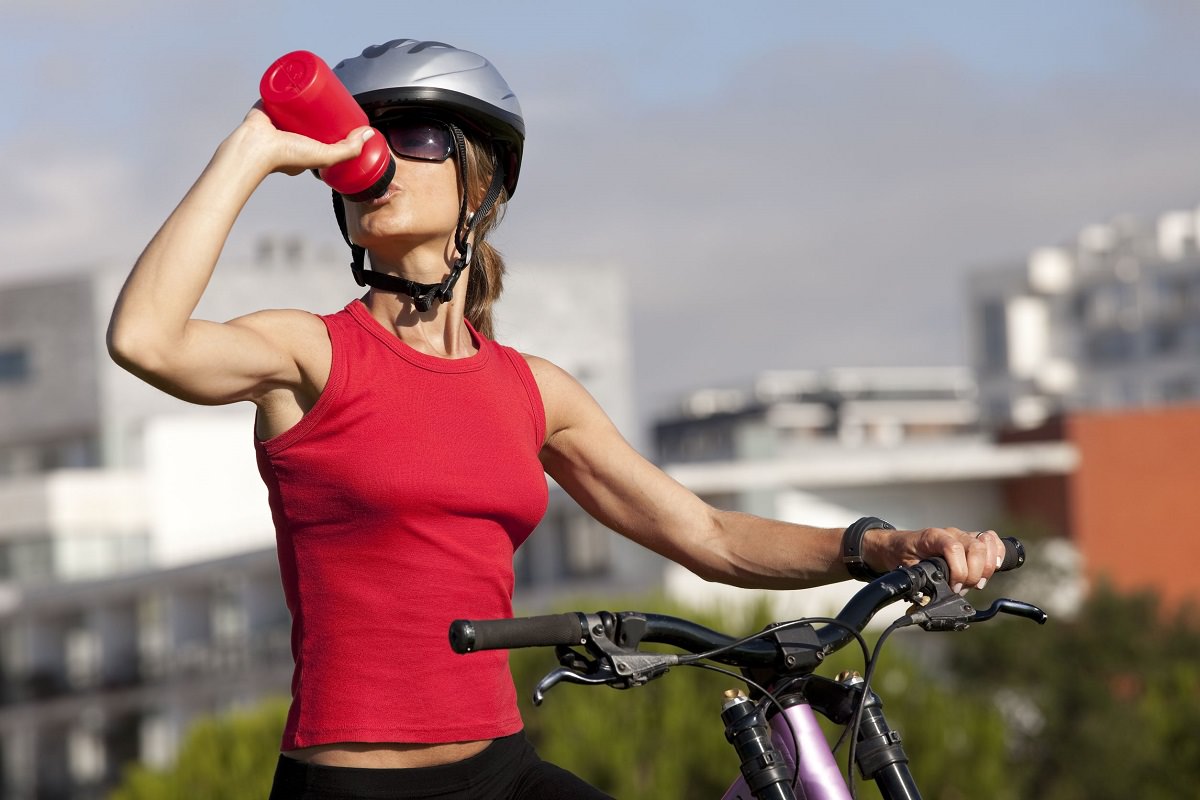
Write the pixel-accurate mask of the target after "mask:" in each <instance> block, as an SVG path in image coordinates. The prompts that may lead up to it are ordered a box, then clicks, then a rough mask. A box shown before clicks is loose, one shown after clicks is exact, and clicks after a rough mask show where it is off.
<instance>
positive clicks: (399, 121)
mask: <svg viewBox="0 0 1200 800" xmlns="http://www.w3.org/2000/svg"><path fill="white" fill-rule="evenodd" d="M375 128H376V130H378V131H379V132H380V133H382V134H383V136H384V138H385V139H386V140H387V143H388V147H390V148H392V152H393V153H395V154H396V155H398V156H400V157H401V158H409V159H413V160H414V161H445V160H446V159H447V158H449V157H450V156H451V155H453V154H454V146H455V145H454V133H453V132H452V131H451V130H450V126H449V125H448V124H447V123H445V122H442V121H440V120H436V119H431V118H430V117H417V116H408V115H406V116H400V117H393V118H392V119H385V120H380V121H379V122H376V123H375Z"/></svg>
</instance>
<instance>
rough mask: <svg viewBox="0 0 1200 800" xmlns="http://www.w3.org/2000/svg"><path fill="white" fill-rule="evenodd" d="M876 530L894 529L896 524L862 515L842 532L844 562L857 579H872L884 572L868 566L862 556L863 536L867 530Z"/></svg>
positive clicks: (852, 575) (851, 575) (848, 570)
mask: <svg viewBox="0 0 1200 800" xmlns="http://www.w3.org/2000/svg"><path fill="white" fill-rule="evenodd" d="M874 530H888V531H894V530H896V526H895V525H892V524H891V523H890V522H884V521H883V520H881V519H880V518H879V517H860V518H859V519H856V520H855V521H854V522H852V523H850V527H848V528H846V532H845V533H843V534H842V563H843V564H845V565H846V571H847V572H849V573H850V577H852V578H855V579H856V580H860V581H872V580H874V579H876V578H878V577H879V576H880V575H882V574H883V573H882V572H876V571H875V570H873V569H871V568H870V567H868V566H867V562H866V561H864V560H863V557H862V540H863V536H865V535H866V533H867V531H874Z"/></svg>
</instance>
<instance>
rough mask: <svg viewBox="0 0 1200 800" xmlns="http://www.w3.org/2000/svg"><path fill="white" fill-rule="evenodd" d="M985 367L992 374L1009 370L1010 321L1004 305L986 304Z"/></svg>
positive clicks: (992, 302) (994, 302) (996, 303)
mask: <svg viewBox="0 0 1200 800" xmlns="http://www.w3.org/2000/svg"><path fill="white" fill-rule="evenodd" d="M982 324H983V366H984V369H985V371H987V372H991V373H1004V372H1006V371H1007V370H1008V319H1007V316H1006V314H1005V311H1004V303H1002V302H999V301H991V302H988V303H984V305H983V314H982Z"/></svg>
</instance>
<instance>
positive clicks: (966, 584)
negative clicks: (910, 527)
mask: <svg viewBox="0 0 1200 800" xmlns="http://www.w3.org/2000/svg"><path fill="white" fill-rule="evenodd" d="M863 556H864V558H865V560H866V562H867V564H868V565H870V566H871V567H872V568H873V569H875V570H876V571H879V572H885V571H887V570H889V569H895V568H896V567H897V566H901V565H903V566H909V565H911V564H915V563H917V562H918V561H920V560H921V559H924V558H929V557H930V556H938V557H940V558H943V559H945V561H946V566H948V567H949V568H950V585H951V587H952V588H953V589H954V591H956V592H961V591H962V590H963V589H970V588H976V589H982V588H983V587H984V586H985V585H987V581H988V578H990V577H992V574H993V573H994V572H995V571H996V568H997V567H999V566H1000V565H1001V564H1002V563H1003V562H1004V543H1003V542H1001V541H1000V537H999V536H998V535H997V534H996V532H995V531H963V530H959V529H958V528H925V529H924V530H920V531H894V530H883V529H875V530H871V531H868V532H867V533H866V535H865V536H864V537H863Z"/></svg>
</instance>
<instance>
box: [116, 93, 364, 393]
mask: <svg viewBox="0 0 1200 800" xmlns="http://www.w3.org/2000/svg"><path fill="white" fill-rule="evenodd" d="M369 136H370V129H369V128H359V129H357V130H355V131H353V132H351V134H350V136H348V137H347V138H346V139H345V140H343V141H341V142H339V143H337V144H330V145H326V144H322V143H320V142H317V141H315V140H313V139H309V138H307V137H305V136H299V135H296V134H291V133H285V132H283V131H280V130H278V129H276V128H275V126H274V125H272V124H271V122H270V120H269V119H268V118H267V116H266V115H265V114H264V113H262V112H261V111H260V110H258V109H257V108H255V109H252V110H251V111H250V113H249V114H247V115H246V118H245V120H243V122H242V123H241V125H239V126H238V127H237V129H236V130H234V132H233V133H232V134H230V135H229V137H228V138H226V139H225V141H224V142H222V143H221V145H220V147H218V148H217V151H216V153H215V154H214V156H213V158H212V160H211V161H210V162H209V163H208V166H207V167H205V169H204V172H203V173H202V174H201V175H200V177H199V179H198V180H197V181H196V183H195V184H194V185H193V186H192V188H191V189H190V190H189V191H188V193H187V195H186V196H185V197H184V198H183V200H182V202H180V204H179V205H178V206H177V207H176V209H175V210H174V211H173V212H172V213H171V215H170V217H168V218H167V221H166V222H165V223H163V226H162V227H161V228H160V229H159V231H158V233H157V234H155V236H154V238H153V239H152V240H151V241H150V244H149V245H147V246H146V249H145V250H144V251H143V252H142V254H141V256H140V257H139V258H138V260H137V263H136V264H135V265H134V267H133V271H132V272H131V273H130V275H129V278H128V279H127V280H126V282H125V286H124V288H122V290H121V294H120V296H119V298H118V299H117V303H116V307H115V308H114V309H113V315H112V319H111V321H110V323H109V328H108V349H109V353H110V354H111V355H112V357H113V360H114V361H116V362H117V363H118V364H120V365H121V366H122V367H124V368H125V369H127V370H129V371H130V372H132V373H133V374H135V375H137V376H138V377H140V378H142V379H143V380H145V381H147V382H148V383H151V384H153V385H154V386H157V387H158V388H160V389H162V390H163V391H165V392H168V393H170V394H173V395H175V396H177V397H180V398H182V399H184V400H188V401H191V402H196V403H206V404H217V403H229V402H234V401H236V400H249V399H254V398H255V397H256V396H257V395H258V394H260V393H262V392H263V391H265V390H266V389H269V388H270V387H271V385H273V384H274V385H279V384H289V383H298V382H299V381H301V380H302V376H301V375H300V370H299V368H298V366H297V364H296V361H295V358H294V357H293V356H292V350H293V347H294V345H292V344H290V343H292V342H294V341H295V340H294V339H293V338H292V337H291V336H289V335H288V334H289V333H290V332H293V331H289V328H291V329H294V328H295V326H297V325H301V324H303V323H302V322H300V321H299V319H297V318H296V316H295V314H296V313H297V312H292V313H289V312H264V313H261V314H252V315H249V316H247V317H242V318H240V319H238V320H234V321H232V322H229V323H213V322H204V321H201V320H194V319H192V314H193V313H194V312H195V309H196V305H197V304H198V303H199V302H200V297H201V295H202V294H203V293H204V290H205V288H206V287H207V286H208V282H209V279H210V278H211V277H212V272H213V269H214V268H215V266H216V263H217V258H218V257H219V256H220V254H221V250H222V248H223V247H224V246H225V242H226V240H227V238H228V237H229V232H230V230H231V229H232V228H233V223H234V221H235V220H236V219H237V217H238V214H240V213H241V210H242V208H243V207H244V206H245V204H246V201H247V200H249V198H250V195H251V194H253V193H254V191H255V190H256V189H257V188H258V186H259V184H260V183H261V182H262V181H263V179H265V178H266V176H267V175H269V174H271V173H272V172H285V173H288V174H298V173H300V172H303V171H305V170H307V169H313V168H320V167H326V166H329V165H331V164H336V163H338V162H339V161H344V160H346V159H348V158H352V157H354V156H355V155H357V154H358V152H359V151H360V150H361V149H362V144H363V142H364V141H365V140H366V139H367V138H369Z"/></svg>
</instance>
